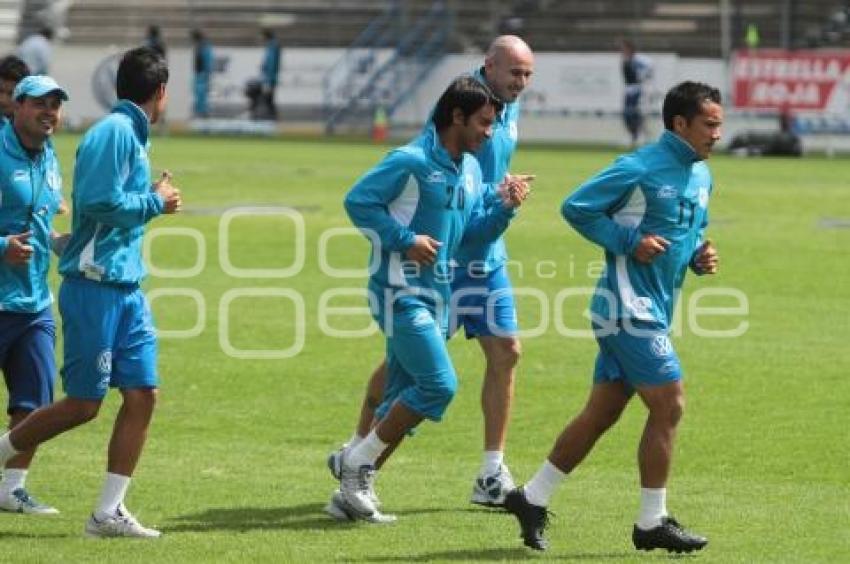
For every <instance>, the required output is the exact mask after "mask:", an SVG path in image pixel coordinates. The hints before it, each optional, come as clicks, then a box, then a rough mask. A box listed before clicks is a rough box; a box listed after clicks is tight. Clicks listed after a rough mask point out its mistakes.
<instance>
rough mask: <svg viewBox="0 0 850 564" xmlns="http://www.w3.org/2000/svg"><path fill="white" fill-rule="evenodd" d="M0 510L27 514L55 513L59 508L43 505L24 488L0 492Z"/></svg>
mask: <svg viewBox="0 0 850 564" xmlns="http://www.w3.org/2000/svg"><path fill="white" fill-rule="evenodd" d="M0 510H2V511H9V512H11V513H26V514H28V515H56V514H57V513H59V510H58V509H56V508H55V507H50V506H49V505H45V504H43V503H41V502H39V501H38V500H36V499H35V498H34V497H32V496H31V495H30V494H29V492H27V490H25V489H24V488H18V489H16V490H15V491H12V492H8V493H6V494H5V495H3V494H0Z"/></svg>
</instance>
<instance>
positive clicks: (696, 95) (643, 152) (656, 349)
mask: <svg viewBox="0 0 850 564" xmlns="http://www.w3.org/2000/svg"><path fill="white" fill-rule="evenodd" d="M662 113H663V118H664V127H665V129H666V131H665V132H664V133H663V134H662V135H661V138H660V139H659V140H658V142H656V143H654V144H651V145H647V146H645V147H643V148H642V149H639V150H638V151H635V152H634V153H630V154H628V155H625V156H623V157H621V158H619V159H618V160H617V161H616V162H614V164H612V165H611V166H609V167H608V168H606V169H604V170H603V171H601V172H600V173H599V174H597V175H596V176H594V177H593V178H591V179H590V180H588V181H587V182H585V183H584V184H583V185H582V186H580V187H579V188H578V189H577V190H576V191H575V192H574V193H573V194H572V195H570V196H569V197H568V198H567V199H566V200H565V201H564V204H563V208H562V213H563V215H564V218H566V220H567V221H568V222H569V223H570V225H572V226H573V227H574V228H575V229H576V230H577V231H578V232H579V233H581V234H582V235H583V236H584V237H586V238H587V239H589V240H590V241H592V242H594V243H596V244H597V245H600V246H601V247H602V248H603V249H605V262H606V269H605V273H604V274H603V275H602V277H601V278H600V280H599V285H598V287H597V292H596V294H595V295H594V297H593V299H592V301H591V305H590V310H591V313H592V319H593V329H594V332H595V334H596V338H597V341H598V344H599V355H598V356H597V357H596V367H595V371H594V376H593V387H592V389H591V392H590V397H589V399H588V400H587V404H586V405H585V407H584V409H583V410H582V411H581V413H579V415H578V416H577V417H575V418H574V419H573V420H572V421H571V422H570V423H569V424H568V425H567V426H566V428H565V429H564V431H563V432H562V433H561V436H560V437H558V440H557V441H556V442H555V445H554V447H553V448H552V451H551V452H550V453H549V457H548V460H546V461H545V462H544V463H543V465H542V466H541V467H540V469H539V470H538V472H537V474H535V475H534V477H533V478H532V479H531V480H530V481H529V482H528V483H527V484H526V485H525V486H524V487H522V488H518V489H515V490H513V491H512V492H510V493H509V494H508V495H507V497H506V499H505V507H506V508H507V509H508V511H510V512H511V513H513V514H514V515H515V516H516V517H517V519H518V520H519V522H520V526H521V530H522V537H523V539H524V541H525V544H526V545H527V546H530V547H531V548H534V549H537V550H544V549H545V548H546V546H547V541H546V539H545V538H544V537H543V531H544V528H545V526H546V524H547V511H546V506H548V505H549V500H550V498H551V496H552V494H553V493H554V491H555V488H556V487H557V485H558V484H559V483H560V482H561V481H563V480H564V478H565V477H566V476H567V474H569V473H570V472H571V471H572V470H573V468H575V467H576V466H577V465H578V464H579V463H580V462H581V461H582V460H583V459H584V458H585V456H587V454H588V453H589V452H590V450H591V449H592V448H593V445H594V444H595V443H596V441H597V440H598V439H599V437H601V436H602V434H603V433H605V431H607V430H608V429H609V428H610V427H611V426H612V425H613V424H614V423H615V422H616V421H617V419H618V418H619V416H620V414H621V413H622V412H623V410H624V409H625V407H626V405H627V404H628V402H629V400H630V399H631V397H632V396H633V394H634V393H635V392H636V393H637V395H638V396H639V397H640V399H641V400H642V401H643V403H644V404H645V405H646V407H647V409H648V411H649V416H648V418H647V421H646V425H645V427H644V430H643V437H642V438H641V441H640V446H639V448H638V467H639V470H640V482H641V494H640V499H641V503H640V514H639V515H638V519H637V523H636V524H635V526H634V529H633V534H632V540H633V542H634V545H635V547H636V548H638V549H641V550H652V549H654V548H662V549H666V550H669V551H676V552H690V551H693V550H699V549H701V548H703V547H704V546H705V545H706V544H707V542H708V541H707V540H706V539H705V538H704V537H701V536H699V535H696V534H693V533H691V532H688V531H687V530H685V528H684V527H682V526H681V525H680V524H679V523H678V522H677V521H676V520H675V519H674V518H673V517H672V516H670V515H669V514H668V513H667V506H666V495H667V491H666V489H665V488H666V484H667V476H668V473H669V470H670V459H671V455H672V452H673V442H674V437H675V435H676V428H677V425H678V423H679V420H680V419H681V417H682V412H683V409H684V389H683V386H682V368H681V366H680V364H679V358H678V356H677V355H676V351H675V350H673V346H672V344H671V343H670V338H669V336H668V333H669V330H670V322H671V319H672V318H673V308H674V305H675V301H676V296H677V295H678V293H679V290H680V288H681V285H682V282H683V280H684V277H685V274H686V272H687V269H688V267H690V268H691V270H693V271H694V272H695V273H696V274H714V273H715V272H717V268H718V257H717V251H716V249H715V248H714V245H712V243H711V242H710V241H709V240H708V239H706V238H705V233H704V232H705V229H706V226H707V225H708V199H709V195H710V194H711V190H712V180H711V174H710V173H709V170H708V167H707V166H706V164H705V162H704V161H705V159H707V158H708V157H709V155H710V154H711V151H712V148H713V147H714V144H715V143H716V142H717V140H718V139H720V126H721V123H722V122H723V109H722V108H721V106H720V92H719V91H718V90H717V89H716V88H713V87H711V86H707V85H705V84H701V83H696V82H683V83H681V84H679V85H677V86H675V87H674V88H672V89H671V90H670V91H669V92H668V93H667V95H666V97H665V99H664V106H663V110H662Z"/></svg>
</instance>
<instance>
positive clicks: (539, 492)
mask: <svg viewBox="0 0 850 564" xmlns="http://www.w3.org/2000/svg"><path fill="white" fill-rule="evenodd" d="M566 477H567V475H566V474H565V473H563V472H561V471H560V470H559V469H558V467H557V466H555V465H554V464H552V463H551V462H549V461H548V460H547V461H546V462H544V463H543V466H541V467H540V470H538V471H537V474H535V475H534V477H533V478H532V479H531V480H529V481H528V483H527V484H525V487H524V488H523V489H524V491H525V499H527V500H528V502H529V503H531V504H532V505H539V506H540V507H546V506H548V505H549V500H550V499H551V498H552V494H553V493H555V488H557V487H558V484H560V483H561V482H563V481H564V478H566Z"/></svg>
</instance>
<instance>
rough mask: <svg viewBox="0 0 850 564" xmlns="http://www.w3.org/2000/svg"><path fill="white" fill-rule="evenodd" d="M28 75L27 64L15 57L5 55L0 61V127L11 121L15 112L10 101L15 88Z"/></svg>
mask: <svg viewBox="0 0 850 564" xmlns="http://www.w3.org/2000/svg"><path fill="white" fill-rule="evenodd" d="M29 75H30V69H29V67H27V64H26V63H25V62H23V61H22V60H21V59H20V58H18V57H16V56H15V55H7V56H5V57H3V58H2V59H0V126H3V125H5V124H6V122H7V121H9V120H10V119H11V117H12V113H13V112H14V110H15V104H14V101H13V100H12V93H13V92H14V91H15V86H17V85H18V83H19V82H20V81H21V79H23V78H24V77H26V76H29Z"/></svg>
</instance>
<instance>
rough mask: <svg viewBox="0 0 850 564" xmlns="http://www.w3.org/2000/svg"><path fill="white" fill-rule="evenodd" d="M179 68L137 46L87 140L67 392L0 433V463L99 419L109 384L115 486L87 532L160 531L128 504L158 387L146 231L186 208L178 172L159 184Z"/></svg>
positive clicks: (71, 256)
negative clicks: (117, 403) (159, 126)
mask: <svg viewBox="0 0 850 564" xmlns="http://www.w3.org/2000/svg"><path fill="white" fill-rule="evenodd" d="M166 82H168V66H167V65H166V64H165V61H164V60H163V58H162V57H161V56H160V55H158V54H157V53H156V52H155V51H153V50H152V49H150V48H149V47H139V48H136V49H132V50H130V51H127V52H126V53H125V54H124V56H123V57H122V58H121V62H120V64H119V66H118V77H117V83H116V88H117V94H118V99H119V100H118V103H117V104H116V105H115V107H114V108H113V109H112V112H111V113H110V114H109V115H107V116H106V117H104V118H103V119H101V120H100V121H99V122H97V123H96V124H95V125H93V126H92V127H91V128H90V129H89V130H88V132H86V134H85V135H84V136H83V139H82V140H81V141H80V146H79V148H78V149H77V162H76V167H75V170H74V189H73V195H72V200H73V209H74V213H73V223H72V231H71V240H70V241H69V242H68V246H67V248H66V249H65V252H64V253H63V255H62V259H61V261H60V264H59V272H60V273H61V274H62V276H63V277H64V278H63V281H62V286H61V289H60V291H59V311H60V313H61V314H62V321H63V327H62V329H63V336H64V338H65V358H64V365H63V367H62V371H61V373H62V383H63V386H64V389H65V394H66V397H65V398H63V399H62V400H60V401H58V402H56V403H54V404H52V405H50V406H47V407H44V408H41V409H39V410H37V411H35V412H33V413H32V414H31V415H30V416H29V417H28V418H26V419H25V420H24V421H23V422H22V423H21V424H20V425H18V426H17V427H15V428H14V429H12V431H11V432H9V433H6V434H5V435H3V436H2V437H0V463H5V462H6V461H7V460H8V459H9V458H11V457H12V456H14V455H16V454H18V453H19V452H21V451H26V450H29V449H31V448H33V447H35V446H36V445H38V444H40V443H42V442H44V441H47V440H49V439H51V438H53V437H55V436H56V435H59V434H61V433H64V432H65V431H68V430H70V429H73V428H74V427H77V426H78V425H82V424H84V423H86V422H88V421H91V420H92V419H94V418H95V417H96V416H97V414H98V410H99V409H100V406H101V403H102V402H103V398H104V396H105V395H106V392H107V390H108V389H109V387H116V388H118V389H119V390H120V392H121V396H122V400H123V401H122V405H121V408H120V409H119V411H118V415H117V417H116V419H115V426H114V428H113V431H112V438H111V440H110V442H109V452H108V463H107V474H106V480H105V482H104V485H103V490H102V492H101V496H100V502H99V503H98V506H97V509H96V510H95V511H94V513H92V515H91V517H90V518H89V520H88V522H87V523H86V526H85V532H86V534H87V535H88V536H94V537H143V538H153V537H158V536H160V533H159V531H156V530H154V529H149V528H147V527H144V526H142V525H141V524H140V523H139V522H138V521H137V520H136V519H135V518H134V517H133V515H132V514H131V513H130V512H129V511H128V510H127V508H126V507H125V506H124V495H125V493H126V491H127V488H128V486H129V484H130V477H131V476H132V475H133V470H134V469H135V467H136V463H137V462H138V460H139V456H140V455H141V452H142V447H143V446H144V443H145V438H146V436H147V429H148V425H149V423H150V419H151V416H152V414H153V409H154V403H155V401H156V391H157V387H158V384H159V382H158V375H157V371H156V356H157V343H156V332H155V329H154V326H153V320H152V319H151V313H150V308H149V306H148V304H147V301H146V300H145V297H144V295H143V294H142V292H141V290H140V289H139V282H140V280H141V279H142V278H143V276H144V274H145V268H144V265H143V263H142V257H141V244H142V236H143V234H144V225H145V224H146V223H147V222H148V221H150V220H151V219H153V218H155V217H157V216H158V215H160V214H162V213H175V212H177V211H179V210H180V206H181V197H180V192H179V191H178V190H177V189H176V188H174V187H173V186H172V185H171V183H170V177H169V175H168V174H167V173H165V174H163V177H162V178H161V179H160V180H158V181H157V182H155V183H153V184H151V179H150V172H151V171H150V163H149V161H148V152H147V148H148V133H149V131H150V126H151V124H152V123H156V121H157V119H158V118H159V116H160V115H161V114H162V112H163V111H164V109H165V103H166V97H167V95H166V89H165V85H166Z"/></svg>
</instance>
